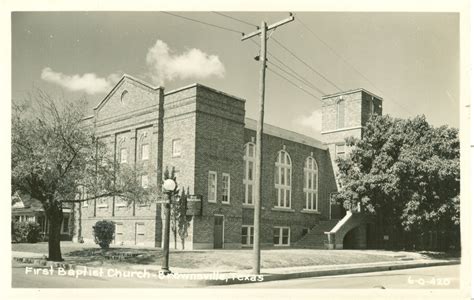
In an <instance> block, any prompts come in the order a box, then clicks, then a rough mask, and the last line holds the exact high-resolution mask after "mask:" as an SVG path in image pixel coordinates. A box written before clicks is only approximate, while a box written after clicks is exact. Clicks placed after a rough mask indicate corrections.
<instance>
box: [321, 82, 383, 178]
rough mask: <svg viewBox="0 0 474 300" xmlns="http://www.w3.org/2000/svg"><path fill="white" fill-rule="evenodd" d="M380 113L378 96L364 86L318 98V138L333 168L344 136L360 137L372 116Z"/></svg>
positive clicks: (342, 153) (345, 151) (340, 150)
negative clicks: (319, 117) (319, 101)
mask: <svg viewBox="0 0 474 300" xmlns="http://www.w3.org/2000/svg"><path fill="white" fill-rule="evenodd" d="M374 114H375V115H382V98H381V97H379V96H377V95H375V94H373V93H370V92H368V91H366V90H364V89H357V90H351V91H347V92H341V93H337V94H331V95H326V96H323V97H322V131H321V134H322V137H323V141H324V143H325V144H326V145H327V146H328V148H329V153H330V155H331V160H332V162H333V167H334V170H337V169H336V165H335V160H336V158H337V157H340V156H343V157H344V156H345V155H346V154H347V152H348V150H349V149H346V146H345V138H347V137H351V136H352V137H355V138H359V139H360V138H362V134H363V132H362V129H363V127H364V125H365V124H366V123H367V121H368V120H369V118H370V117H371V116H372V115H374Z"/></svg>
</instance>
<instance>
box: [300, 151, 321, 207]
mask: <svg viewBox="0 0 474 300" xmlns="http://www.w3.org/2000/svg"><path fill="white" fill-rule="evenodd" d="M303 192H304V194H305V199H306V202H305V206H304V208H305V209H308V210H315V211H318V210H319V207H318V164H317V163H316V160H315V159H314V158H313V157H311V156H310V157H308V158H307V159H306V161H305V164H304V187H303Z"/></svg>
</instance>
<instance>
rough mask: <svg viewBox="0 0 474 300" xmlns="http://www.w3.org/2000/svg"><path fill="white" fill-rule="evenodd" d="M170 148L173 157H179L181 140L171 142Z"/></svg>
mask: <svg viewBox="0 0 474 300" xmlns="http://www.w3.org/2000/svg"><path fill="white" fill-rule="evenodd" d="M171 148H172V156H173V157H178V156H181V140H180V139H176V140H173V141H172V144H171Z"/></svg>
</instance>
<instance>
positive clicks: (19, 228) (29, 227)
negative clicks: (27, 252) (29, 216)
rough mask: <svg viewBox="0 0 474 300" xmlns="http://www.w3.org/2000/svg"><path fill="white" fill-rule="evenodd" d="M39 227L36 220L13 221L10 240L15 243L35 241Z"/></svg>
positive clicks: (38, 236) (38, 234) (37, 237)
mask: <svg viewBox="0 0 474 300" xmlns="http://www.w3.org/2000/svg"><path fill="white" fill-rule="evenodd" d="M40 231H41V227H40V224H38V223H36V222H31V221H29V222H13V224H12V241H14V242H17V243H36V242H38V240H39V238H40Z"/></svg>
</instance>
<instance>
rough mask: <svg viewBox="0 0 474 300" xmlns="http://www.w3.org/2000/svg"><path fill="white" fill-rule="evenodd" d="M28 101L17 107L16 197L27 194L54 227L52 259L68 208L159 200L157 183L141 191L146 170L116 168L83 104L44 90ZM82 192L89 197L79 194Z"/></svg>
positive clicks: (14, 120)
mask: <svg viewBox="0 0 474 300" xmlns="http://www.w3.org/2000/svg"><path fill="white" fill-rule="evenodd" d="M27 100H28V101H25V102H23V103H21V104H18V103H15V102H14V103H13V114H12V156H11V164H12V166H11V168H12V173H11V185H12V193H15V192H21V193H27V194H29V195H30V196H31V197H33V198H35V199H37V200H39V201H40V202H41V203H42V205H43V207H44V210H45V213H46V216H47V218H48V220H49V222H50V232H49V248H50V249H49V252H50V257H49V259H53V260H61V254H60V250H59V234H60V224H61V221H62V218H63V215H62V208H63V204H64V203H75V202H82V201H88V200H92V199H98V198H104V197H112V196H115V197H120V198H121V199H122V200H125V201H127V202H128V203H131V202H132V201H138V202H145V201H151V200H154V198H156V197H159V195H160V191H158V189H157V184H150V185H149V186H148V187H147V188H143V187H142V185H141V183H140V179H139V178H140V175H141V172H142V170H140V169H138V168H136V166H134V165H127V164H119V163H117V160H116V159H115V158H116V153H114V149H113V148H114V147H110V146H111V143H110V142H107V141H105V140H104V139H101V138H98V137H96V136H95V132H94V128H93V126H92V125H88V124H87V123H86V122H84V111H85V107H86V105H85V103H84V101H67V100H65V99H61V98H60V99H57V98H54V97H52V96H51V95H48V94H47V93H45V92H43V91H41V90H37V91H36V92H35V93H34V94H33V95H32V97H31V98H30V99H27ZM155 183H156V181H155ZM84 190H85V191H87V196H86V197H85V196H84V195H79V193H80V192H81V191H84ZM52 248H54V250H53V251H52Z"/></svg>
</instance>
